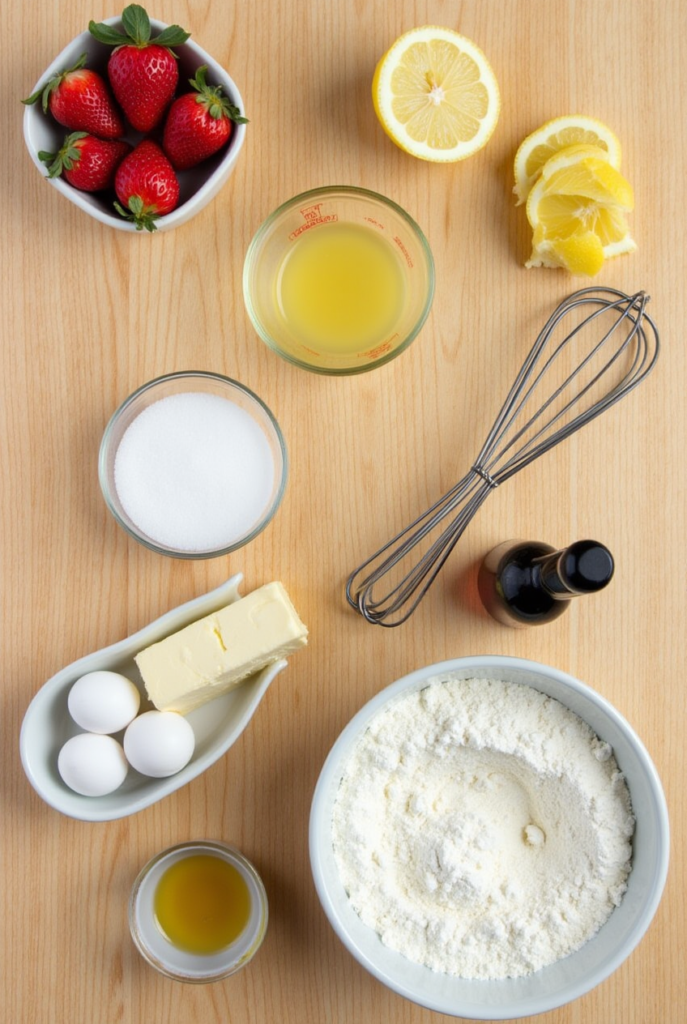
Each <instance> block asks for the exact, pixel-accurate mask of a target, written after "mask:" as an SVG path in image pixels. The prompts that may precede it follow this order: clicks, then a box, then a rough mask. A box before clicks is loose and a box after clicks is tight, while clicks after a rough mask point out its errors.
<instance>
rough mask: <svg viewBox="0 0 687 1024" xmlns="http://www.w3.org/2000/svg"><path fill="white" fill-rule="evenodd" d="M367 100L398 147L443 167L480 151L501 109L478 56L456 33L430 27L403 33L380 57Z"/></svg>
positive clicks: (487, 69) (492, 81)
mask: <svg viewBox="0 0 687 1024" xmlns="http://www.w3.org/2000/svg"><path fill="white" fill-rule="evenodd" d="M372 100H373V103H374V108H375V113H376V114H377V117H378V118H379V121H380V124H381V125H382V128H383V129H384V131H385V132H386V133H387V135H388V136H389V138H390V139H392V140H393V141H394V142H395V143H396V145H397V146H400V147H401V149H403V150H405V152H406V153H411V154H412V155H413V156H416V157H419V158H420V159H421V160H434V161H437V162H444V163H448V162H452V161H456V160H463V159H464V158H465V157H467V156H472V154H473V153H476V152H477V151H478V150H479V149H481V148H482V146H484V145H485V144H486V142H487V141H488V140H489V137H490V136H491V134H492V132H493V131H494V128H495V127H496V122H497V121H498V118H499V110H500V108H501V100H500V97H499V87H498V84H497V82H496V78H495V77H494V72H493V71H492V70H491V67H490V66H489V62H488V61H487V59H486V57H485V56H484V54H483V53H482V51H481V50H480V49H479V48H478V47H477V46H475V44H474V43H473V42H471V41H470V40H469V39H466V38H465V37H464V36H461V35H459V34H458V32H454V31H452V30H451V29H448V28H438V27H436V26H434V25H426V26H424V27H422V28H414V29H412V30H411V31H410V32H406V33H405V35H402V36H401V37H400V38H399V39H397V40H396V42H395V43H394V44H393V45H392V46H391V48H390V49H389V50H388V51H387V52H386V53H385V54H384V56H383V57H382V58H381V60H380V61H379V64H378V65H377V69H376V71H375V74H374V79H373V81H372Z"/></svg>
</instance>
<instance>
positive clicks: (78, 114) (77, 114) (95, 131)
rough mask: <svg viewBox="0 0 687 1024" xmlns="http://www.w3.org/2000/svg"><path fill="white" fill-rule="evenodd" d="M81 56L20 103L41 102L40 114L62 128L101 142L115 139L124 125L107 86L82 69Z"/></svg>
mask: <svg viewBox="0 0 687 1024" xmlns="http://www.w3.org/2000/svg"><path fill="white" fill-rule="evenodd" d="M85 64H86V54H85V53H82V54H81V56H80V57H79V59H78V61H77V62H76V64H75V65H74V67H72V68H65V69H64V70H63V71H58V72H57V73H56V74H54V75H52V76H51V77H50V78H49V79H48V80H47V82H44V83H43V85H41V87H40V88H39V89H37V90H36V91H35V92H34V93H32V94H31V96H29V97H28V99H25V100H22V103H26V104H30V105H32V104H34V103H37V102H38V100H41V101H42V105H43V112H44V113H46V114H47V113H48V110H50V113H51V114H52V116H53V117H54V118H55V120H56V121H59V123H60V124H62V125H64V127H65V128H74V129H76V130H78V131H84V132H90V133H91V134H92V135H97V136H98V137H99V138H101V139H116V138H118V137H119V136H120V135H123V134H124V124H123V122H122V119H121V117H120V116H119V112H118V110H117V108H116V107H115V104H114V100H113V98H112V94H111V93H110V90H109V89H108V87H107V85H106V84H105V82H104V81H103V79H102V78H101V77H100V75H99V74H97V73H96V72H95V71H91V70H90V69H89V68H87V67H85Z"/></svg>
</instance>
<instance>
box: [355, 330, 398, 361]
mask: <svg viewBox="0 0 687 1024" xmlns="http://www.w3.org/2000/svg"><path fill="white" fill-rule="evenodd" d="M397 337H398V334H392V335H391V337H390V338H387V340H386V341H383V342H382V344H381V345H377V347H376V348H371V349H369V350H368V351H367V352H363V353H362V355H361V358H364V359H377V357H378V356H383V355H384V353H385V352H390V351H391V343H392V341H393V340H394V339H395V338H397Z"/></svg>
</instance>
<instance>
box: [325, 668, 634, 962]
mask: <svg viewBox="0 0 687 1024" xmlns="http://www.w3.org/2000/svg"><path fill="white" fill-rule="evenodd" d="M332 828H333V843H334V854H335V858H336V862H337V866H338V870H339V874H340V876H341V880H342V882H343V884H344V886H345V888H346V891H347V892H348V895H349V899H350V901H351V904H352V906H353V908H354V909H355V910H356V912H357V913H358V914H359V916H360V917H361V919H362V920H363V921H364V922H365V923H366V924H367V925H369V926H370V927H371V928H374V929H375V930H376V931H377V932H378V934H379V935H380V937H381V939H382V941H383V942H384V943H385V944H386V945H387V946H390V947H391V948H392V949H395V950H397V951H398V952H399V953H402V954H404V955H405V956H406V957H408V958H409V959H410V960H413V961H415V962H417V963H421V964H425V965H427V966H428V967H431V968H433V969H434V970H436V971H443V972H445V973H447V974H452V975H457V976H459V977H462V978H472V979H475V978H506V977H510V978H516V977H521V976H523V975H527V974H530V973H531V972H532V971H536V970H539V969H540V968H541V967H544V966H546V965H547V964H550V963H553V962H555V961H556V960H559V959H561V957H564V956H567V955H568V954H569V953H572V952H573V951H574V950H576V949H578V948H579V947H580V946H581V945H583V943H585V942H586V941H587V940H588V939H590V938H591V937H592V935H594V933H595V932H596V931H598V929H599V928H600V927H601V925H602V924H603V923H604V922H605V921H606V920H607V918H608V917H609V915H610V914H611V912H612V910H613V908H614V907H615V906H617V905H618V904H619V903H620V900H621V898H622V895H623V893H624V892H625V889H626V880H627V876H628V874H629V871H630V859H631V855H632V847H631V837H632V834H633V831H634V818H633V816H632V811H631V806H630V797H629V793H628V790H627V786H626V784H625V781H624V779H623V776H622V774H621V773H620V772H619V770H618V765H617V763H616V761H615V758H614V757H613V752H612V750H611V748H610V747H609V745H608V744H607V743H603V742H602V741H601V740H600V739H599V738H598V737H597V736H596V735H595V734H594V732H593V731H592V730H591V729H590V728H589V726H588V725H587V724H586V723H584V722H583V721H582V720H581V719H580V718H579V717H578V716H577V715H575V714H573V712H572V711H570V710H568V709H567V708H565V707H563V705H562V704H560V703H559V702H558V701H556V700H553V699H552V698H549V697H546V696H545V695H544V694H542V693H540V692H539V691H537V690H535V689H533V688H532V687H529V686H524V685H518V684H514V683H502V682H497V681H493V680H484V679H479V680H478V679H468V680H456V679H451V678H441V679H436V680H432V682H431V684H430V685H429V686H428V687H427V688H426V689H423V690H421V691H419V692H416V693H412V694H409V695H407V696H404V697H402V698H399V699H398V700H397V701H395V702H393V703H392V704H391V705H389V707H388V708H386V709H385V710H384V711H382V712H381V713H380V714H378V715H377V716H376V717H375V718H374V719H373V721H372V722H371V724H370V727H369V728H368V729H367V731H366V732H365V733H364V735H363V736H362V738H361V740H360V742H359V743H358V745H357V747H356V748H355V750H354V751H353V753H352V755H351V757H350V760H349V762H348V763H347V766H346V771H345V774H344V776H343V779H342V781H341V786H340V788H339V792H338V795H337V800H336V803H335V807H334V814H333V822H332Z"/></svg>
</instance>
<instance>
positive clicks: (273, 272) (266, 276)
mask: <svg viewBox="0 0 687 1024" xmlns="http://www.w3.org/2000/svg"><path fill="white" fill-rule="evenodd" d="M243 294H244V299H245V303H246V309H247V310H248V314H249V316H250V318H251V320H252V322H253V326H254V327H255V329H256V331H257V333H258V334H259V335H260V337H261V338H262V340H263V341H264V342H265V343H266V344H267V345H269V347H270V348H271V349H273V350H274V351H275V352H277V353H278V354H279V355H280V356H282V357H283V358H284V359H287V360H288V361H289V362H291V363H294V364H295V365H296V366H301V367H303V368H304V369H306V370H311V371H313V372H315V373H326V374H352V373H362V372H364V371H365V370H371V369H373V368H374V367H375V366H381V365H382V364H383V363H386V362H388V361H389V360H390V359H393V358H394V357H395V356H397V355H399V354H400V353H401V352H403V350H404V349H406V348H407V347H408V346H409V345H410V343H411V342H412V341H413V339H414V338H415V337H416V336H417V334H418V332H419V331H420V328H421V327H422V325H423V324H424V322H425V320H426V319H427V315H428V313H429V310H430V307H431V304H432V298H433V296H434V261H433V259H432V254H431V251H430V249H429V245H428V243H427V240H426V238H425V236H424V235H423V233H422V231H421V230H420V228H419V227H418V225H417V224H416V223H415V221H414V220H413V219H412V218H411V217H409V216H408V214H407V213H406V212H405V211H404V210H403V209H401V207H400V206H398V205H397V204H396V203H394V202H392V201H391V200H390V199H387V198H386V197H385V196H382V195H379V194H378V193H376V192H370V191H368V190H367V189H361V188H354V187H352V186H330V187H327V188H317V189H312V190H311V191H309V192H303V193H301V194H300V195H297V196H295V197H294V198H293V199H290V200H288V202H286V203H284V204H283V205H282V206H280V207H279V208H278V209H277V210H275V211H274V213H272V214H271V215H270V216H269V217H268V218H267V220H266V221H264V223H263V224H262V225H261V227H260V228H259V229H258V231H257V232H256V234H255V236H254V238H253V240H252V242H251V244H250V246H249V248H248V252H247V254H246V260H245V264H244V270H243Z"/></svg>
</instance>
